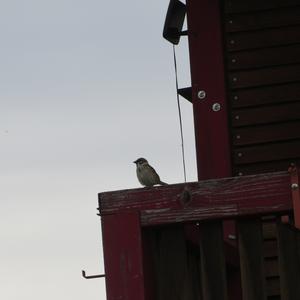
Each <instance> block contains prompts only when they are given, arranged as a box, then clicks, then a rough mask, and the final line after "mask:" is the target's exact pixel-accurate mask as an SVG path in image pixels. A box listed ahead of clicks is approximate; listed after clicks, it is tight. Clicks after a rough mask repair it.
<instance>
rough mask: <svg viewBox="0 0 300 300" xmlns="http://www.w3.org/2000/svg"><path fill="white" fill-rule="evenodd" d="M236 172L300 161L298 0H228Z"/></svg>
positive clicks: (227, 36) (274, 168)
mask: <svg viewBox="0 0 300 300" xmlns="http://www.w3.org/2000/svg"><path fill="white" fill-rule="evenodd" d="M223 25H224V43H225V61H226V81H227V92H228V101H229V105H230V109H229V111H230V113H229V124H230V131H231V143H232V151H231V152H232V165H233V175H246V174H256V173H261V172H266V171H278V170H287V168H288V166H289V164H290V163H291V162H294V163H300V55H299V54H300V2H299V1H298V0H265V1H260V0H244V1H240V0H225V1H224V3H223Z"/></svg>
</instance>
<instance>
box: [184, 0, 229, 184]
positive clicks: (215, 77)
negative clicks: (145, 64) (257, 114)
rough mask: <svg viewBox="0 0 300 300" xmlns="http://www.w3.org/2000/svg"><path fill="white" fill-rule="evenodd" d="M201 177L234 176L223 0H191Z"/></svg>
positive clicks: (189, 15)
mask: <svg viewBox="0 0 300 300" xmlns="http://www.w3.org/2000/svg"><path fill="white" fill-rule="evenodd" d="M186 2H187V23H188V38H189V50H190V65H191V80H192V102H193V110H194V125H195V138H196V153H197V154H196V155H197V166H198V180H205V179H210V178H222V177H229V176H232V174H231V156H230V141H229V129H228V115H227V105H226V88H225V75H224V62H223V53H224V51H223V39H222V27H221V20H222V18H221V16H220V13H221V11H220V10H221V8H220V3H221V2H220V1H219V0H201V1H199V0H187V1H186Z"/></svg>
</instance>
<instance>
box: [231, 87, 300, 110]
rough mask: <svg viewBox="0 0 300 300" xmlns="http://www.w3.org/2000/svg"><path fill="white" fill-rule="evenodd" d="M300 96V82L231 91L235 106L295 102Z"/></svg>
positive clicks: (232, 101) (232, 103) (232, 104)
mask: <svg viewBox="0 0 300 300" xmlns="http://www.w3.org/2000/svg"><path fill="white" fill-rule="evenodd" d="M299 98H300V84H299V82H294V83H288V84H281V85H272V86H264V87H258V88H250V89H242V90H234V91H231V94H230V99H231V106H232V107H233V108H241V107H252V106H258V105H265V104H273V105H274V104H276V103H287V102H295V101H298V100H299Z"/></svg>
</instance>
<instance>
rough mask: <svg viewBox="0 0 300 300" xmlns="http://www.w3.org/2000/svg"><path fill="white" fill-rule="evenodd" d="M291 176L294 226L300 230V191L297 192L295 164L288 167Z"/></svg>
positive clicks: (297, 174) (297, 175)
mask: <svg viewBox="0 0 300 300" xmlns="http://www.w3.org/2000/svg"><path fill="white" fill-rule="evenodd" d="M288 171H289V173H290V176H291V191H292V200H293V208H294V226H295V227H296V228H298V229H300V190H299V173H298V168H297V166H296V165H295V164H291V166H290V167H289V170H288Z"/></svg>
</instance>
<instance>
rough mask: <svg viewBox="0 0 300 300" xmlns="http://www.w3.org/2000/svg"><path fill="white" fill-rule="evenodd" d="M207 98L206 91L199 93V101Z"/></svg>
mask: <svg viewBox="0 0 300 300" xmlns="http://www.w3.org/2000/svg"><path fill="white" fill-rule="evenodd" d="M205 97H206V93H205V91H199V92H198V98H199V99H204V98H205Z"/></svg>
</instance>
